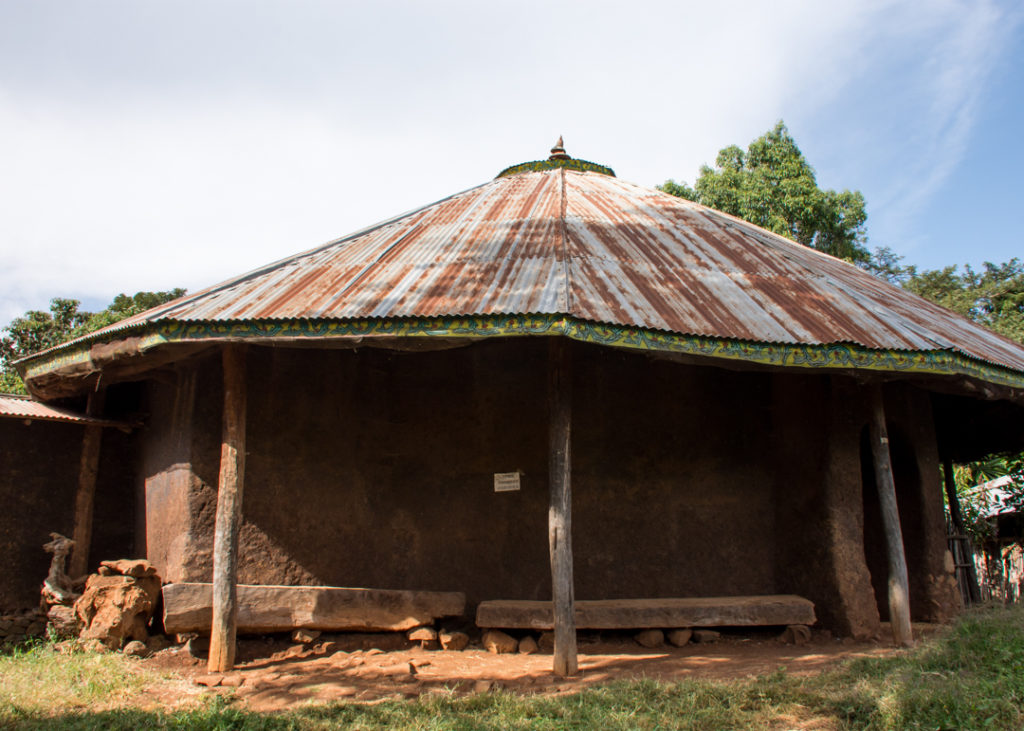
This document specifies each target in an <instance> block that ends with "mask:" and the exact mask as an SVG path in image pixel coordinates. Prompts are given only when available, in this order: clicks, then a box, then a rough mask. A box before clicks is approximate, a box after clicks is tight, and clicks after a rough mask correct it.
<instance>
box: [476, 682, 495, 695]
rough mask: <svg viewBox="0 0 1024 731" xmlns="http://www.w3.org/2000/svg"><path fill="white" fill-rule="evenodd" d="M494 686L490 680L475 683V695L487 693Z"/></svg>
mask: <svg viewBox="0 0 1024 731" xmlns="http://www.w3.org/2000/svg"><path fill="white" fill-rule="evenodd" d="M492 685H494V684H493V683H492V682H491V681H490V680H478V681H476V682H475V683H473V692H474V693H487V692H488V691H489V690H490V689H491V686H492Z"/></svg>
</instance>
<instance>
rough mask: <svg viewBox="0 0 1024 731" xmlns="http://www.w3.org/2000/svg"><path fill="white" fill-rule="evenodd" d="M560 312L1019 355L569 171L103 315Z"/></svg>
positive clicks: (781, 338) (513, 182) (702, 214)
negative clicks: (137, 311) (152, 304)
mask: <svg viewBox="0 0 1024 731" xmlns="http://www.w3.org/2000/svg"><path fill="white" fill-rule="evenodd" d="M495 314H566V315H572V316H575V317H578V318H582V319H585V320H590V321H593V322H598V323H606V324H611V325H622V326H636V327H641V328H647V329H651V330H665V331H670V332H675V333H680V334H685V335H705V336H715V337H722V338H733V339H738V340H748V341H756V342H765V343H802V344H810V345H822V344H829V343H854V344H858V345H861V346H864V347H867V348H872V349H880V350H889V349H894V350H915V351H934V350H952V351H957V352H960V353H963V354H965V355H967V356H970V357H972V358H977V359H980V360H983V361H987V362H990V363H994V364H998V365H1001V366H1005V367H1007V368H1011V369H1013V370H1017V371H1024V348H1022V347H1021V346H1020V345H1018V344H1016V343H1014V342H1012V341H1010V340H1007V339H1006V338H1003V337H1001V336H999V335H996V334H994V333H992V332H990V331H988V330H986V329H984V328H982V327H980V326H978V325H976V324H974V323H972V322H970V321H968V320H966V319H965V318H962V317H960V316H958V315H955V314H953V313H951V312H949V311H947V310H945V309H943V308H941V307H938V306H937V305H934V304H932V303H930V302H928V301H926V300H924V299H922V298H920V297H917V296H915V295H913V294H911V293H909V292H907V291H905V290H903V289H900V288H898V287H894V286H892V285H889V284H888V283H886V282H884V281H882V280H880V279H878V278H876V277H873V276H871V275H870V274H867V273H865V272H863V271H861V270H860V269H858V268H856V267H854V266H853V265H850V264H847V263H845V262H842V261H840V260H838V259H835V258H833V257H830V256H827V255H825V254H821V253H819V252H816V251H814V250H812V249H809V248H807V247H805V246H802V245H800V244H796V243H794V242H792V241H789V240H788V239H785V238H782V237H780V236H777V235H775V234H772V233H769V232H767V231H764V230H763V229H760V228H758V227H756V226H754V225H752V224H749V223H747V222H745V221H741V220H739V219H736V218H733V217H731V216H728V215H726V214H723V213H720V212H717V211H714V210H712V209H709V208H705V207H703V206H700V205H697V204H695V203H691V202H689V201H686V200H683V199H680V198H676V197H673V196H669V195H667V194H664V193H661V192H660V191H657V190H653V189H649V188H644V187H641V186H638V185H635V184H632V183H628V182H625V181H622V180H620V179H618V178H614V177H611V176H608V175H602V174H599V173H594V172H581V171H577V170H572V169H552V170H542V171H537V172H525V173H518V174H514V175H509V176H506V177H500V178H498V179H495V180H493V181H491V182H489V183H486V184H484V185H481V186H478V187H476V188H472V189H470V190H467V191H464V192H462V193H458V194H456V195H453V196H451V197H449V198H446V199H444V200H442V201H439V202H437V203H434V204H431V205H429V206H426V207H424V208H421V209H419V210H416V211H413V212H411V213H408V214H404V215H402V216H399V217H397V218H395V219H392V220H389V221H385V222H384V223H381V224H378V225H376V226H373V227H370V228H368V229H365V230H363V231H361V232H358V233H356V234H352V235H350V236H347V237H344V238H341V239H338V240H336V241H333V242H330V243H328V244H326V245H324V246H321V247H319V248H317V249H313V250H311V251H308V252H305V253H302V254H298V255H296V256H293V257H290V258H287V259H284V260H281V261H279V262H276V263H274V264H271V265H268V266H266V267H263V268H261V269H258V270H255V271H253V272H250V273H248V274H245V275H243V276H240V277H237V278H235V279H232V280H229V281H227V282H225V283H222V284H219V285H216V286H214V287H210V288H208V289H206V290H203V291H201V292H197V293H195V294H192V295H188V296H186V297H184V298H181V299H179V300H176V301H174V302H171V303H168V304H166V305H163V306H161V307H158V308H155V309H153V310H150V311H148V312H145V313H142V314H141V315H137V316H135V317H133V318H129V319H127V320H124V321H122V322H120V323H117V324H115V325H113V326H111V327H109V328H107V329H106V330H105V331H99V333H94V334H93V336H91V337H90V339H92V337H96V336H98V335H99V334H101V333H104V332H107V333H113V332H117V331H120V330H123V329H127V328H129V327H131V326H133V325H138V324H144V323H146V322H158V321H162V320H177V321H237V320H263V319H286V320H290V319H304V318H311V319H329V320H346V319H358V318H375V317H381V318H383V317H412V316H445V315H495Z"/></svg>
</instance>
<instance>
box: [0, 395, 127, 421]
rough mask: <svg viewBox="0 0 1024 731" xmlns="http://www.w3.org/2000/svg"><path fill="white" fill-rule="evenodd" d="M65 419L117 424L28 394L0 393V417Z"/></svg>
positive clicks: (46, 419) (47, 419)
mask: <svg viewBox="0 0 1024 731" xmlns="http://www.w3.org/2000/svg"><path fill="white" fill-rule="evenodd" d="M5 417H6V418H11V419H31V420H37V419H41V420H45V421H64V422H68V423H71V424H83V425H84V424H102V425H105V426H116V424H114V423H113V422H109V421H105V420H103V419H93V418H90V417H88V416H86V415H85V414H78V413H75V412H74V411H69V410H68V409H62V408H59V407H57V406H48V405H46V404H44V403H40V402H39V401H35V400H33V399H32V398H30V397H28V396H19V395H17V394H12V393H0V418H5Z"/></svg>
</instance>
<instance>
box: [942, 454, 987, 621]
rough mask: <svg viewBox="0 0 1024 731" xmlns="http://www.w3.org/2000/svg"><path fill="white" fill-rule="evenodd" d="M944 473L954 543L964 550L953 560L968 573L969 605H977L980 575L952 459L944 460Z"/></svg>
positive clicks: (958, 569)
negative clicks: (977, 570)
mask: <svg viewBox="0 0 1024 731" xmlns="http://www.w3.org/2000/svg"><path fill="white" fill-rule="evenodd" d="M942 473H943V477H944V478H945V484H946V502H948V503H949V519H950V522H951V523H952V524H953V530H954V531H955V532H956V534H955V537H954V541H955V542H956V543H957V544H959V546H960V548H961V549H962V553H963V555H962V556H959V557H957V556H956V555H954V556H953V558H954V559H955V560H956V562H957V563H958V564H962V565H963V568H964V569H966V571H967V581H966V584H967V598H968V599H969V602H968V603H969V604H977V603H979V602H980V601H981V588H980V587H979V586H978V574H977V573H976V572H975V570H974V547H973V546H972V544H971V541H970V539H969V538H968V536H967V526H965V525H964V514H963V511H961V510H960V497H959V496H958V495H957V494H956V479H955V477H954V475H953V462H952V460H950V459H948V458H947V459H944V460H942ZM959 573H960V567H959V566H957V575H958V576H957V578H959Z"/></svg>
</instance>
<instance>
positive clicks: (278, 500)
mask: <svg viewBox="0 0 1024 731" xmlns="http://www.w3.org/2000/svg"><path fill="white" fill-rule="evenodd" d="M552 153H553V154H552V157H551V158H550V159H548V160H543V161H538V162H533V163H526V164H523V165H517V166H514V167H512V168H509V169H507V170H505V171H503V172H502V173H501V174H500V175H499V176H498V177H497V178H495V179H494V180H493V181H490V182H488V183H485V184H483V185H481V186H478V187H475V188H472V189H470V190H467V191H464V192H462V193H457V194H455V195H452V196H451V197H449V198H446V199H444V200H441V201H438V202H436V203H433V204H430V205H428V206H425V207H423V208H421V209H419V210H415V211H413V212H411V213H406V214H403V215H401V216H398V217H396V218H393V219H390V220H388V221H384V222H382V223H379V224H377V225H374V226H371V227H369V228H366V229H364V230H362V231H358V232H356V233H354V234H351V235H349V236H345V237H343V238H340V239H338V240H336V241H332V242H330V243H328V244H325V245H323V246H320V247H318V248H315V249H312V250H310V251H307V252H305V253H302V254H298V255H296V256H293V257H290V258H287V259H283V260H281V261H278V262H276V263H273V264H270V265H268V266H266V267H263V268H261V269H257V270H255V271H252V272H249V273H247V274H244V275H242V276H240V277H237V278H235V279H231V280H229V281H227V282H224V283H222V284H219V285H216V286H213V287H210V288H208V289H205V290H203V291H200V292H197V293H195V294H190V295H188V296H186V297H183V298H181V299H179V300H176V301H174V302H171V303H169V304H167V305H164V306H161V307H158V308H156V309H153V310H150V311H148V312H146V313H143V314H141V315H138V316H135V317H133V318H130V319H128V320H124V321H122V322H120V323H117V324H115V325H113V326H111V327H108V328H106V329H104V330H101V331H99V332H96V333H93V334H91V335H89V336H87V337H85V338H82V339H79V340H76V341H72V342H69V343H66V344H64V345H62V346H59V347H57V348H54V349H51V350H49V351H46V352H43V353H40V354H37V355H34V356H32V357H30V358H28V359H26V360H24V361H23V362H21V363H20V365H19V368H20V369H21V370H22V372H23V375H24V378H25V381H26V383H27V384H28V386H29V388H30V389H31V390H32V392H33V393H34V394H35V395H36V396H37V397H39V398H41V399H44V400H54V399H66V398H80V397H82V396H84V395H85V394H88V393H95V392H97V390H99V391H105V392H106V395H107V398H106V413H105V415H107V416H110V417H111V418H119V417H124V416H125V415H126V414H129V413H141V414H144V415H145V423H146V426H145V428H143V429H140V430H139V431H138V433H137V434H136V436H135V438H134V447H133V450H134V452H133V457H132V459H133V460H134V461H133V464H134V465H135V470H136V483H137V496H138V499H137V502H138V510H137V513H138V520H137V532H136V542H137V546H138V548H139V552H140V553H141V552H142V551H143V550H144V553H145V555H146V556H148V558H149V559H150V560H151V561H153V562H154V563H155V564H156V565H157V566H158V567H159V569H160V571H161V574H162V576H164V577H165V579H166V580H167V581H170V582H209V581H210V580H211V577H212V576H214V574H218V572H219V574H218V576H219V578H218V579H217V581H220V582H221V584H222V586H224V587H227V586H228V585H230V584H231V583H232V582H233V581H234V580H236V579H237V581H238V582H240V583H242V584H265V585H270V584H273V585H302V586H314V585H329V586H341V587H372V588H380V589H397V590H428V591H447V592H462V593H464V594H465V595H466V598H467V600H468V603H469V605H470V608H471V609H472V608H474V607H477V606H478V605H481V603H484V606H485V607H486V606H488V605H487V604H486V603H487V602H489V601H491V600H518V601H526V600H529V601H534V602H550V600H551V599H552V595H553V592H554V598H555V607H554V619H553V620H551V619H550V617H551V612H552V609H551V606H550V604H543V605H540V604H533V605H526V604H515V603H509V602H505V603H504V604H502V605H501V606H499V607H498V610H497V611H499V614H500V612H501V611H505V612H506V615H503V616H508V617H513V616H514V615H516V612H520V613H521V614H523V616H525V614H529V613H530V612H534V611H536V610H537V608H538V607H541V608H542V609H544V608H545V607H546V609H544V611H546V612H547V613H548V614H547V616H548V617H549V620H548V623H549V624H551V623H552V621H553V624H554V626H555V629H556V645H557V646H556V668H557V669H559V671H560V672H571V671H572V669H573V667H574V666H573V663H574V657H575V649H574V648H575V645H574V640H572V639H571V637H572V633H571V630H572V621H573V617H574V616H575V617H576V620H577V622H578V623H580V622H582V623H583V624H585V623H586V621H587V619H586V611H582V613H581V610H580V605H583V606H584V607H586V602H588V601H591V602H593V601H596V600H619V601H620V602H621V605H620V606H621V607H622V609H621V611H620V613H619V614H618V615H616V616H618V617H619V620H618V621H620V622H621V623H622V625H623V626H628V623H629V621H630V617H634V618H635V617H637V616H639V615H636V614H630V611H633V610H636V611H640V610H638V609H637V608H636V606H634V605H630V604H629V601H631V600H636V599H645V600H650V599H660V600H665V601H663V603H662V608H664V607H666V606H669V605H670V604H671V602H669V601H668V600H672V599H692V598H708V597H716V598H723V597H724V598H728V597H768V598H770V597H775V596H779V595H787V596H788V595H797V596H799V597H803V598H805V599H807V600H810V601H811V602H813V606H814V612H815V613H816V616H817V620H818V622H819V623H820V624H821V625H823V626H826V627H829V628H831V629H832V630H833V631H836V632H839V633H843V634H852V635H855V636H870V635H872V634H874V633H876V632H877V631H878V626H879V622H880V619H884V618H888V617H889V615H890V612H895V613H897V615H900V616H893V619H894V625H898V626H902V624H905V617H903V616H902V614H901V613H903V612H905V611H906V606H907V602H906V597H905V596H902V594H901V592H909V614H910V615H911V616H913V617H914V618H915V619H918V618H919V619H942V618H945V617H947V616H949V614H950V613H951V612H952V611H953V609H954V602H955V601H956V596H955V592H954V585H953V583H952V579H951V574H950V572H949V570H948V568H947V565H946V537H945V536H946V531H945V526H944V520H943V507H942V481H941V480H942V477H941V471H940V464H941V462H942V460H949V459H952V460H963V459H966V458H970V457H974V456H979V455H981V454H983V453H987V452H991V451H993V450H996V449H1005V448H1011V447H1012V448H1020V447H1022V446H1024V348H1022V347H1021V346H1020V345H1018V344H1016V343H1014V342H1012V341H1009V340H1007V339H1005V338H1002V337H1000V336H998V335H995V334H993V333H991V332H989V331H987V330H985V329H983V328H981V327H979V326H977V325H975V324H973V323H971V322H969V321H967V320H965V319H963V318H961V317H959V316H957V315H955V314H952V313H950V312H948V311H946V310H944V309H942V308H940V307H938V306H936V305H934V304H932V303H930V302H927V301H925V300H923V299H920V298H918V297H916V296H914V295H912V294H910V293H908V292H906V291H904V290H901V289H899V288H896V287H893V286H890V285H889V284H887V283H885V282H884V281H881V280H879V279H876V278H874V277H872V276H870V275H868V274H866V273H864V272H863V271H861V270H859V269H857V268H855V267H854V266H851V265H849V264H847V263H844V262H842V261H839V260H836V259H834V258H831V257H829V256H827V255H824V254H821V253H818V252H816V251H813V250H811V249H808V248H806V247H803V246H801V245H798V244H796V243H793V242H792V241H789V240H787V239H784V238H782V237H779V236H777V235H774V234H771V233H769V232H767V231H764V230H762V229H759V228H757V227H756V226H753V225H751V224H749V223H746V222H744V221H742V220H738V219H736V218H733V217H731V216H728V215H725V214H723V213H720V212H717V211H714V210H710V209H708V208H705V207H702V206H700V205H697V204H694V203H690V202H688V201H685V200H681V199H679V198H674V197H671V196H669V195H666V194H663V193H661V192H658V191H656V190H651V189H648V188H643V187H640V186H637V185H633V184H631V183H627V182H624V181H622V180H620V179H618V178H616V177H615V176H614V173H613V172H612V171H611V170H610V169H608V168H606V167H603V166H601V165H597V164H593V163H588V162H585V161H581V160H575V159H571V158H569V157H568V156H567V155H565V152H564V150H563V149H561V147H560V146H558V147H556V148H555V149H554V150H553V151H552ZM567 445H571V450H570V448H569V447H568V446H567ZM570 453H571V458H570ZM235 475H237V477H236V476H235ZM218 484H220V495H219V498H220V505H219V506H218ZM243 484H244V507H243V508H241V513H240V515H241V520H240V522H237V523H236V522H235V521H233V520H232V516H234V515H236V514H237V511H238V510H239V507H238V501H240V500H241V495H240V494H239V495H238V496H237V501H235V502H233V501H232V496H233V495H234V493H235V492H236V491H237V492H238V493H241V492H242V490H243V487H242V486H243ZM570 484H571V493H570V491H569V485H570ZM570 495H571V498H570ZM880 496H881V497H880ZM880 500H881V502H880ZM880 505H881V506H882V507H881V508H880V507H879V506H880ZM897 508H898V517H897V516H896V512H897ZM215 524H216V526H217V530H216V531H215ZM215 533H217V534H218V536H217V541H219V544H218V547H216V548H215ZM235 534H237V540H238V542H239V545H238V550H237V555H236V554H234V553H233V552H232V551H231V550H230V549H231V540H232V537H233V536H234V535H235ZM901 561H905V567H906V568H905V571H906V576H907V578H906V579H904V578H902V577H901V575H900V570H901V569H900V565H901V564H900V562H901ZM218 564H219V568H218ZM890 579H892V581H890ZM215 583H216V581H215ZM893 587H894V588H893ZM901 587H902V588H901ZM218 596H220V597H221V599H218V598H217V597H218ZM574 601H575V602H576V605H577V606H576V609H577V612H576V614H575V615H574V614H573V610H572V607H573V602H574ZM765 601H766V602H767V601H768V599H765ZM213 602H214V606H215V611H214V633H215V636H216V634H217V627H218V626H219V625H218V619H217V617H218V612H222V613H223V612H228V613H230V608H231V600H230V592H228V591H227V590H226V589H225V591H224V592H222V593H221V594H218V593H217V590H216V589H215V591H214V599H213ZM218 602H220V604H218ZM217 606H221V607H222V608H221V609H216V607H217ZM631 606H632V608H633V609H632V610H631V609H630V607H631ZM890 606H891V607H892V608H891V609H890ZM492 608H493V607H492ZM595 611H596V610H595ZM641 613H642V612H641ZM755 614H756V612H755ZM531 616H533V615H531ZM581 617H583V619H582V620H581V619H580V618H581ZM531 621H536V617H535V616H534V619H533V620H531ZM666 621H669V620H668V619H666ZM709 621H710V620H709ZM508 623H509V626H516V625H515V624H514V623H513V620H512V619H509V620H508ZM637 624H642V622H641V621H640V620H637ZM224 626H225V627H227V625H224ZM534 626H539V625H537V624H535V625H534ZM907 629H908V630H909V628H907ZM897 630H898V631H899V629H898V627H897ZM225 631H226V632H227V633H228V634H225V635H224V636H225V637H227V636H229V634H230V627H228V629H227V630H225ZM903 639H904V640H905V639H906V636H905V635H904V636H903ZM215 644H216V641H215Z"/></svg>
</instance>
